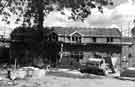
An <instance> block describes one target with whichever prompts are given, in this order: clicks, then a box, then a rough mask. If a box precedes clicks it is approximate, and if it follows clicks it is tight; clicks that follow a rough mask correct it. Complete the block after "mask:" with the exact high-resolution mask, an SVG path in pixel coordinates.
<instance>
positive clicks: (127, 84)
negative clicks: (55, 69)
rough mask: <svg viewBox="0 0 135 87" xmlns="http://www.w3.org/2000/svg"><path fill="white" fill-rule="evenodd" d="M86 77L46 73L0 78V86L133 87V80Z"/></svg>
mask: <svg viewBox="0 0 135 87" xmlns="http://www.w3.org/2000/svg"><path fill="white" fill-rule="evenodd" d="M60 75H61V76H60ZM87 77H88V76H87ZM87 77H85V78H81V77H77V76H69V77H68V76H66V75H65V76H64V74H63V75H62V74H61V73H60V74H59V75H58V74H57V75H56V74H46V75H45V76H44V77H42V78H40V79H34V78H27V79H24V80H15V81H11V80H1V81H0V87H135V81H129V80H120V79H116V78H112V77H106V76H105V77H104V76H92V75H91V76H89V77H88V78H87Z"/></svg>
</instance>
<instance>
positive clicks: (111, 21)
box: [45, 0, 135, 36]
mask: <svg viewBox="0 0 135 87" xmlns="http://www.w3.org/2000/svg"><path fill="white" fill-rule="evenodd" d="M113 2H114V5H113V6H112V7H110V6H109V7H104V13H103V14H101V13H100V12H99V11H98V10H97V9H92V15H89V17H88V18H87V19H86V20H85V22H84V23H82V22H74V21H71V20H68V15H69V14H70V11H69V10H67V9H65V10H64V12H65V13H66V15H61V14H60V13H59V12H52V13H50V15H49V16H48V17H47V18H46V22H45V25H47V26H62V27H70V26H72V27H117V28H119V29H120V30H121V31H122V32H123V35H124V36H131V33H130V30H131V29H132V27H133V26H134V24H133V19H134V18H135V0H113Z"/></svg>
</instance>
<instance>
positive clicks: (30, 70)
mask: <svg viewBox="0 0 135 87" xmlns="http://www.w3.org/2000/svg"><path fill="white" fill-rule="evenodd" d="M46 72H47V70H45V69H39V68H35V67H23V68H19V69H14V70H8V77H9V78H10V79H11V80H15V79H25V78H28V77H31V78H35V79H39V78H42V77H44V76H45V74H46Z"/></svg>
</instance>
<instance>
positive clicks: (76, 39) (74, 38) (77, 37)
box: [72, 33, 81, 43]
mask: <svg viewBox="0 0 135 87" xmlns="http://www.w3.org/2000/svg"><path fill="white" fill-rule="evenodd" d="M72 41H74V42H76V43H81V35H80V34H78V33H75V34H73V35H72Z"/></svg>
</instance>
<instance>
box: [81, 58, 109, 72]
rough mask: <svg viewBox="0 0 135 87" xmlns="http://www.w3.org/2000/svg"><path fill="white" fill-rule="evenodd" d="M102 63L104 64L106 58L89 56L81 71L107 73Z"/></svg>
mask: <svg viewBox="0 0 135 87" xmlns="http://www.w3.org/2000/svg"><path fill="white" fill-rule="evenodd" d="M102 64H104V59H97V58H89V60H88V61H87V62H86V64H85V65H84V66H83V67H81V68H80V72H82V73H90V74H96V75H106V73H105V67H102Z"/></svg>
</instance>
